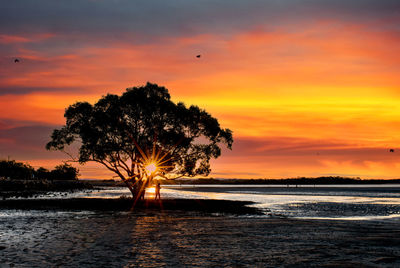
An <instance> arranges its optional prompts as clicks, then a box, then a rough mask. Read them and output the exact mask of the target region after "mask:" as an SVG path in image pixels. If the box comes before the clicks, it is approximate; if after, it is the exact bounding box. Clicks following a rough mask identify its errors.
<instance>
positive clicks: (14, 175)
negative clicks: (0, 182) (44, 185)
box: [0, 160, 34, 180]
mask: <svg viewBox="0 0 400 268" xmlns="http://www.w3.org/2000/svg"><path fill="white" fill-rule="evenodd" d="M33 173H34V169H33V168H32V167H31V166H30V165H28V164H24V163H20V162H15V161H14V160H11V161H7V160H1V161H0V177H4V178H10V179H16V180H30V179H32V178H33V176H32V175H33Z"/></svg>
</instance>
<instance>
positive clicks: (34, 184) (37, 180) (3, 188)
mask: <svg viewBox="0 0 400 268" xmlns="http://www.w3.org/2000/svg"><path fill="white" fill-rule="evenodd" d="M78 176H79V171H78V169H76V168H74V167H73V166H71V165H68V164H62V165H58V166H56V167H55V169H53V170H51V171H50V170H47V169H45V168H43V167H40V168H38V169H34V168H33V167H32V166H30V165H29V164H24V163H21V162H16V161H14V160H11V161H7V160H2V161H0V196H1V197H2V198H7V197H30V196H35V195H38V194H43V193H46V192H51V191H60V192H61V191H74V190H81V189H91V188H93V186H92V185H90V184H88V183H83V182H81V181H79V180H78Z"/></svg>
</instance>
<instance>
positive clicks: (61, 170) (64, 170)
mask: <svg viewBox="0 0 400 268" xmlns="http://www.w3.org/2000/svg"><path fill="white" fill-rule="evenodd" d="M78 175H79V170H78V169H77V168H75V167H73V166H71V165H69V164H62V165H58V166H56V167H55V169H54V170H52V171H51V172H50V178H51V179H52V180H77V179H78Z"/></svg>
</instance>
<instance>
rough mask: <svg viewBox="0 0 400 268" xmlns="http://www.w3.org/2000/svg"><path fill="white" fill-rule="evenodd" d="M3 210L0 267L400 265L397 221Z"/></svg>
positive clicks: (164, 211) (144, 211)
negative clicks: (0, 264)
mask: <svg viewBox="0 0 400 268" xmlns="http://www.w3.org/2000/svg"><path fill="white" fill-rule="evenodd" d="M71 202H72V201H71ZM190 202H192V203H191V204H194V203H196V202H198V201H196V200H192V201H189V204H190ZM3 204H4V203H3ZM144 204H145V203H143V205H144ZM187 204H188V203H187ZM211 204H212V203H210V205H211ZM171 205H172V203H171ZM213 205H215V203H214V204H213ZM235 206H236V205H235ZM0 213H1V217H0V263H2V266H1V267H12V266H15V267H53V266H60V267H137V266H143V267H210V266H214V267H279V266H284V267H287V266H292V267H293V266H294V267H399V265H400V225H399V224H398V223H397V222H378V221H335V220H323V221H322V220H298V219H287V218H271V217H268V216H265V215H264V216H260V215H256V214H242V215H234V214H230V213H219V212H217V213H211V214H210V213H203V212H201V211H200V213H199V211H195V210H189V211H188V210H184V209H179V210H171V209H169V210H168V209H162V210H161V209H150V210H149V209H141V210H134V211H129V210H126V211H112V210H104V209H103V210H97V209H96V210H83V209H81V210H71V209H62V210H60V209H50V210H46V209H44V208H43V209H39V210H37V209H24V210H22V209H17V210H16V209H15V208H13V209H10V208H3V209H1V210H0Z"/></svg>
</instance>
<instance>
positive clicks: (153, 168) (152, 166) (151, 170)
mask: <svg viewBox="0 0 400 268" xmlns="http://www.w3.org/2000/svg"><path fill="white" fill-rule="evenodd" d="M145 170H146V173H147V175H151V174H153V173H154V172H156V170H157V166H156V164H155V163H150V164H148V165H147V166H146V167H145Z"/></svg>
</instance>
